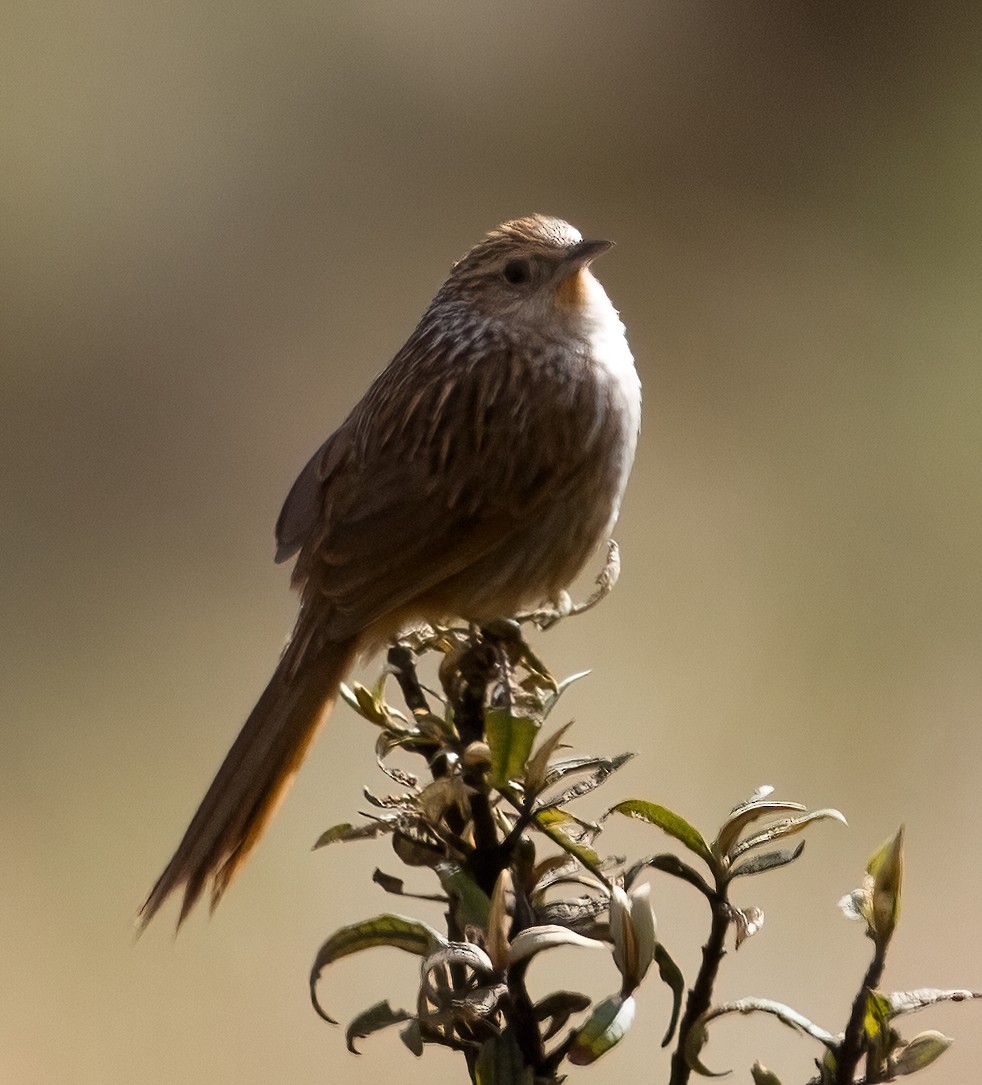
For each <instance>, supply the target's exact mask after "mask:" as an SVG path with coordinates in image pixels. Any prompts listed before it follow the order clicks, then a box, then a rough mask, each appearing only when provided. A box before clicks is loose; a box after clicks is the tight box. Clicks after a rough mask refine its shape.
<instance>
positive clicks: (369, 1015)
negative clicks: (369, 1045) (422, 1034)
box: [344, 1000, 413, 1055]
mask: <svg viewBox="0 0 982 1085" xmlns="http://www.w3.org/2000/svg"><path fill="white" fill-rule="evenodd" d="M411 1020H413V1014H411V1013H407V1012H406V1011H405V1010H394V1009H393V1008H392V1007H391V1006H390V1005H389V1003H388V1000H386V1001H384V1002H376V1003H375V1005H374V1006H370V1007H369V1008H368V1009H367V1010H363V1011H362V1012H361V1013H360V1014H358V1016H357V1017H356V1018H354V1019H353V1020H352V1022H351V1024H350V1025H348V1027H347V1028H346V1029H345V1031H344V1039H345V1043H347V1045H348V1050H349V1051H350V1052H351V1053H352V1054H353V1055H358V1054H360V1052H359V1051H358V1049H357V1048H356V1047H355V1040H361V1039H364V1037H366V1036H371V1034H372V1033H373V1032H380V1031H381V1030H382V1029H384V1028H388V1027H389V1026H390V1025H399V1024H401V1023H402V1022H403V1021H411Z"/></svg>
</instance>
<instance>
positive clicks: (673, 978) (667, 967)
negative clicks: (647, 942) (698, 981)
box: [655, 942, 685, 1047]
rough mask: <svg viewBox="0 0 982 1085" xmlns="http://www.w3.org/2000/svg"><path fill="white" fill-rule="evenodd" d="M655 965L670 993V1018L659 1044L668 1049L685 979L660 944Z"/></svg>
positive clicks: (679, 1008) (656, 949)
mask: <svg viewBox="0 0 982 1085" xmlns="http://www.w3.org/2000/svg"><path fill="white" fill-rule="evenodd" d="M655 964H657V965H658V975H659V976H661V979H662V982H663V983H665V984H667V985H668V987H669V989H670V990H671V992H672V1016H671V1019H670V1020H669V1022H668V1031H667V1032H666V1033H665V1037H664V1039H663V1040H662V1042H661V1045H662V1047H668V1045H669V1044H670V1043H671V1042H672V1037H673V1036H674V1035H675V1027H676V1026H677V1025H678V1022H679V1015H680V1014H681V1012H682V999H683V997H684V995H685V977H684V976H683V975H682V970H681V969H680V968H679V966H678V965H677V964H676V963H675V961H674V960H673V959H672V958H671V956H670V955H669V952H668V950H667V949H665V947H664V946H663V945H662V944H661V942H658V943H656V945H655Z"/></svg>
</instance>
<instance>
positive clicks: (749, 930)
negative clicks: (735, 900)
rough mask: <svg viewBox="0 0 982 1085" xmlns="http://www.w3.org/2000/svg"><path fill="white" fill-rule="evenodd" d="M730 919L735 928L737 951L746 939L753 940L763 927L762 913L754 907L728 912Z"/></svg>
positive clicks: (734, 909)
mask: <svg viewBox="0 0 982 1085" xmlns="http://www.w3.org/2000/svg"><path fill="white" fill-rule="evenodd" d="M730 918H731V919H732V920H733V924H734V926H735V927H736V948H737V949H739V948H740V947H741V946H742V945H743V943H744V942H746V940H747V939H748V938H753V936H754V935H755V934H756V933H757V932H758V931H759V930H760V928H761V927H763V925H764V913H763V911H762V909H760V908H758V907H756V906H754V907H752V908H733V909H731V911H730Z"/></svg>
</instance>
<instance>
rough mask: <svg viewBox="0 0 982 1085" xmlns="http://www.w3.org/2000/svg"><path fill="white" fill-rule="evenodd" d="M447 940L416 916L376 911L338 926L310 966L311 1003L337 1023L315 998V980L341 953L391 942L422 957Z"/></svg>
mask: <svg viewBox="0 0 982 1085" xmlns="http://www.w3.org/2000/svg"><path fill="white" fill-rule="evenodd" d="M446 944H447V942H446V939H445V938H443V937H442V936H441V935H439V934H438V933H437V932H436V931H435V930H434V929H433V928H432V927H428V926H427V925H426V924H425V923H420V922H419V921H418V920H415V919H406V918H405V917H404V916H401V915H377V916H375V917H374V919H365V920H363V921H362V922H361V923H352V924H351V925H350V926H347V927H341V928H340V929H339V930H336V931H335V932H334V934H332V935H331V937H330V938H328V940H327V941H326V942H325V943H324V944H323V945H322V946H321V948H320V949H319V950H318V951H317V956H316V958H315V959H314V964H313V967H312V968H311V970H310V1000H311V1002H313V1004H314V1009H315V1010H316V1011H317V1013H318V1014H319V1015H320V1016H321V1017H323V1018H324V1020H325V1021H330V1022H331V1024H334V1025H336V1024H337V1021H335V1020H334V1018H333V1017H330V1016H328V1014H327V1013H325V1011H324V1010H323V1009H322V1008H321V1005H320V1003H319V1002H318V1001H317V981H318V980H319V979H320V975H321V972H322V971H323V970H324V969H325V968H326V967H327V966H328V965H329V964H333V963H334V962H335V961H338V960H340V959H341V958H342V957H347V956H349V955H350V954H352V953H360V952H361V951H362V950H363V949H371V948H372V947H374V946H392V947H393V948H395V949H401V950H405V952H407V953H415V954H416V955H417V956H419V957H424V956H428V955H430V954H432V953H433V952H434V951H435V950H436V949H437V948H438V947H440V946H445V945H446Z"/></svg>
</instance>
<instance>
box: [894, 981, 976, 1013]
mask: <svg viewBox="0 0 982 1085" xmlns="http://www.w3.org/2000/svg"><path fill="white" fill-rule="evenodd" d="M887 998H889V1000H890V1008H891V1011H892V1014H893V1016H894V1017H899V1016H900V1015H901V1014H905V1013H915V1012H916V1011H917V1010H923V1009H924V1007H925V1006H936V1005H937V1004H938V1003H939V1002H968V1001H969V1000H970V999H974V998H982V991H965V990H959V989H957V988H956V989H954V990H950V991H945V990H942V989H941V988H938V987H919V988H918V989H917V990H916V991H894V992H893V994H890V995H887Z"/></svg>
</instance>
